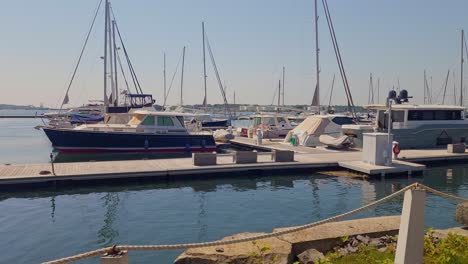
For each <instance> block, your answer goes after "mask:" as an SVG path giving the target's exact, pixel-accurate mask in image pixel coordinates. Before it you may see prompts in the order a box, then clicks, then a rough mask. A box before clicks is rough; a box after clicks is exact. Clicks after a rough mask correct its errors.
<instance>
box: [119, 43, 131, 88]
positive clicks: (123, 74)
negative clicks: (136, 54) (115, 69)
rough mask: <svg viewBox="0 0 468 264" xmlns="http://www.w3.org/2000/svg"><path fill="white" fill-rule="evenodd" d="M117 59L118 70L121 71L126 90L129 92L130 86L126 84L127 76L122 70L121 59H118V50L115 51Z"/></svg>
mask: <svg viewBox="0 0 468 264" xmlns="http://www.w3.org/2000/svg"><path fill="white" fill-rule="evenodd" d="M117 61H118V62H119V66H120V71H121V72H122V76H123V78H124V81H125V86H126V87H127V91H128V92H129V93H130V87H129V86H128V81H127V77H126V76H125V72H124V69H123V65H122V61H121V60H120V55H119V53H118V52H117Z"/></svg>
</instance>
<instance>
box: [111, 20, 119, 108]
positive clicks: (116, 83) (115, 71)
mask: <svg viewBox="0 0 468 264" xmlns="http://www.w3.org/2000/svg"><path fill="white" fill-rule="evenodd" d="M112 42H113V45H112V48H113V49H114V88H115V103H116V106H117V105H118V104H119V87H118V79H117V44H116V42H115V20H112Z"/></svg>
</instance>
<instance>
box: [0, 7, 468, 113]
mask: <svg viewBox="0 0 468 264" xmlns="http://www.w3.org/2000/svg"><path fill="white" fill-rule="evenodd" d="M97 3H98V0H61V1H59V0H42V1H36V0H24V1H7V0H0V4H1V6H2V8H1V9H0V36H2V38H1V39H2V40H1V41H0V58H2V59H1V60H0V87H1V88H0V89H1V91H2V96H1V97H0V103H13V104H39V103H40V102H43V103H45V104H46V105H50V106H56V105H57V103H58V102H60V100H61V98H62V97H63V95H64V92H65V87H66V85H67V82H68V80H69V77H70V75H71V72H72V69H73V67H74V63H75V61H76V59H77V56H78V54H79V51H80V48H81V45H82V42H83V40H84V36H85V33H86V31H87V30H88V26H89V24H90V22H91V19H92V15H93V10H94V9H95V7H96V6H97ZM313 4H314V2H313V0H289V1H285V0H282V1H280V0H238V1H219V0H218V1H214V0H199V1H193V0H173V1H157V0H131V1H130V0H114V1H112V5H113V8H114V11H115V13H116V16H117V19H118V23H119V25H120V29H121V31H122V33H123V35H124V36H123V37H124V38H125V42H126V46H127V48H128V50H129V53H130V56H131V58H132V61H133V64H134V67H135V69H136V71H137V74H138V75H139V78H140V81H141V83H142V86H143V89H144V91H145V92H148V93H153V94H154V95H155V97H156V99H157V101H158V103H160V102H161V98H162V90H163V88H162V87H163V86H162V84H163V78H162V68H163V66H162V65H163V59H162V58H163V52H166V54H167V72H168V79H169V80H170V78H171V76H172V73H173V72H174V69H175V66H176V63H177V61H178V59H179V56H180V53H181V50H182V47H183V46H184V45H185V46H187V56H186V68H185V80H184V102H185V103H191V104H192V103H201V102H202V100H203V79H202V70H203V68H202V48H201V21H203V20H204V21H206V31H207V35H208V37H209V39H210V42H211V45H212V48H213V52H214V55H215V58H216V61H217V64H218V67H219V70H220V74H221V78H222V79H223V80H224V81H225V82H226V85H227V89H228V100H232V93H233V90H235V91H236V95H237V102H238V103H259V104H270V103H272V100H273V96H274V93H275V89H276V87H277V82H278V79H279V78H280V77H281V70H282V66H283V65H284V66H285V67H286V85H285V86H286V96H285V102H286V104H309V103H310V102H311V100H312V94H313V89H314V86H315V78H316V76H315V55H314V48H315V47H314V45H315V43H314V41H315V39H314V24H313V17H314V6H313ZM329 7H330V11H331V13H332V18H333V21H334V25H335V30H336V34H337V38H338V41H339V45H340V48H341V52H342V57H343V61H344V65H345V68H346V71H347V74H348V79H349V83H350V87H351V90H352V93H353V96H354V98H355V102H356V104H365V103H367V94H368V86H369V74H370V73H371V72H372V73H373V75H374V79H375V80H377V78H380V91H381V92H380V94H381V99H380V100H381V101H382V100H383V98H384V96H385V95H386V94H387V91H388V90H389V89H390V88H391V87H392V86H396V85H397V81H398V80H399V81H400V84H401V88H402V89H403V88H405V89H408V90H409V91H410V94H412V95H413V96H415V101H416V102H419V103H421V102H422V100H423V96H422V94H423V70H424V69H426V70H427V74H428V76H429V77H430V76H432V80H433V81H432V83H433V89H434V97H438V96H437V95H438V94H439V90H440V89H441V87H442V85H443V82H444V78H445V75H446V73H447V70H449V69H450V70H451V71H455V78H456V86H457V89H459V83H460V81H459V79H460V30H461V29H462V28H464V27H466V28H467V29H468V19H466V17H467V15H466V14H467V13H466V10H468V2H467V1H462V0H451V1H435V0H426V1H423V0H412V1H403V0H393V1H377V0H373V1H371V0H353V1H345V0H329ZM319 13H320V14H319V16H320V18H319V23H320V25H319V27H320V33H319V34H320V48H321V58H320V59H321V87H322V91H321V93H322V95H323V96H325V95H326V94H327V92H328V89H329V88H330V85H331V79H332V76H333V74H334V73H336V74H337V77H338V67H337V64H336V60H335V57H334V55H333V50H332V46H331V42H330V37H329V34H328V29H327V27H326V24H325V17H324V15H323V10H322V9H321V8H320V11H319ZM102 27H103V15H102V12H101V15H100V17H99V18H98V23H97V24H96V28H95V30H94V32H93V35H92V37H91V40H90V45H89V46H88V49H87V51H86V53H85V57H84V60H83V63H82V65H81V66H80V69H79V72H78V76H77V79H76V82H75V85H74V86H73V87H72V89H71V92H70V100H71V103H72V105H80V104H82V103H84V102H86V100H87V99H101V98H102V62H101V60H100V59H99V57H100V56H101V55H102V53H103V51H102V45H103V44H102V42H103V39H102V35H103V32H102V31H103V29H102ZM207 61H208V62H209V60H207ZM466 68H468V66H467V67H466ZM465 75H466V74H465ZM208 76H209V80H208V93H209V94H208V102H209V103H219V102H222V98H221V94H220V91H219V88H218V86H217V82H216V79H215V74H214V72H213V69H212V67H211V64H208ZM467 81H468V80H465V82H467ZM429 82H430V81H429ZM179 85H180V82H179V76H177V77H176V79H175V81H174V84H173V88H172V91H171V94H170V95H169V103H171V104H175V103H177V102H178V100H179ZM374 85H375V86H376V84H374ZM453 85H454V82H453V75H452V73H451V74H450V79H449V88H448V90H449V91H448V92H447V94H450V99H446V100H449V101H448V102H450V103H451V102H452V101H453V99H452V98H453ZM438 98H439V99H440V100H441V98H440V96H439V97H438ZM322 100H325V98H322ZM332 102H333V103H335V104H343V103H345V96H344V91H343V88H342V84H341V81H339V79H338V81H337V82H336V86H335V93H334V96H333V100H332Z"/></svg>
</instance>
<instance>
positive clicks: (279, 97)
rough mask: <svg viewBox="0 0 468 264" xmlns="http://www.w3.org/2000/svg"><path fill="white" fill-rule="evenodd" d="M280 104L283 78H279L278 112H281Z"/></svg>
mask: <svg viewBox="0 0 468 264" xmlns="http://www.w3.org/2000/svg"><path fill="white" fill-rule="evenodd" d="M280 104H281V80H278V109H277V110H276V112H278V113H279V111H280Z"/></svg>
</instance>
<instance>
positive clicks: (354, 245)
mask: <svg viewBox="0 0 468 264" xmlns="http://www.w3.org/2000/svg"><path fill="white" fill-rule="evenodd" d="M350 245H351V246H353V247H357V246H358V245H359V241H358V240H353V242H351V243H350Z"/></svg>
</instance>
